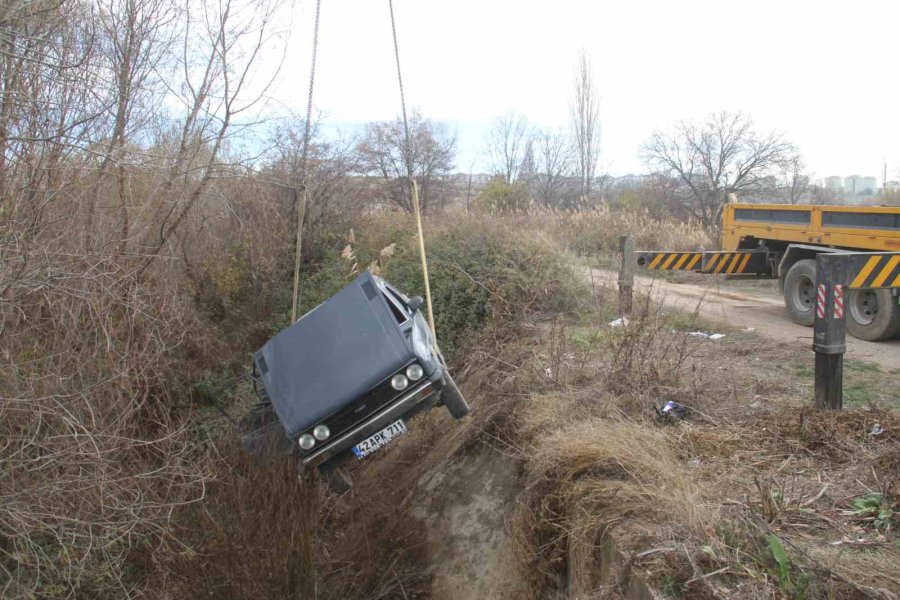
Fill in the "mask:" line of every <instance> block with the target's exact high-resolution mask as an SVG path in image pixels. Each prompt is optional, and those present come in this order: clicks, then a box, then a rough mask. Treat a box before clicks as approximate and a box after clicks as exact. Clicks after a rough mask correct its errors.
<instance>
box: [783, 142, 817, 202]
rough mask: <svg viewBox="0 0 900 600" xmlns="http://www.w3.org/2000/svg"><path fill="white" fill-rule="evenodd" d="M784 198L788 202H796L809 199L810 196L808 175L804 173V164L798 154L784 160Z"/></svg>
mask: <svg viewBox="0 0 900 600" xmlns="http://www.w3.org/2000/svg"><path fill="white" fill-rule="evenodd" d="M783 180H784V182H783V186H784V191H783V195H784V199H785V200H786V201H787V203H788V204H798V203H800V202H803V201H805V200H809V199H810V198H811V196H812V189H811V188H812V186H811V185H810V177H809V175H808V174H807V173H806V164H805V163H804V162H803V157H801V156H800V155H799V154H796V155H794V156H792V157H791V158H790V159H788V160H787V161H786V162H785V165H784V172H783Z"/></svg>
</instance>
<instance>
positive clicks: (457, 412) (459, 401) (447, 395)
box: [441, 373, 469, 419]
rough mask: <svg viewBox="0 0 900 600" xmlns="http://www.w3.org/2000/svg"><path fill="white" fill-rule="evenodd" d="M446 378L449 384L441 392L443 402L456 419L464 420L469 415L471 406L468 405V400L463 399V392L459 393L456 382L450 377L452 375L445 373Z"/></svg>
mask: <svg viewBox="0 0 900 600" xmlns="http://www.w3.org/2000/svg"><path fill="white" fill-rule="evenodd" d="M445 377H446V378H447V382H446V383H445V384H444V389H443V390H441V402H443V403H444V406H446V407H447V411H448V412H449V413H450V415H451V416H452V417H453V418H454V419H462V418H463V417H464V416H466V415H467V414H469V405H468V404H467V403H466V399H465V398H463V395H462V392H460V391H459V387H458V386H457V385H456V382H455V381H453V378H452V377H450V374H449V373H445Z"/></svg>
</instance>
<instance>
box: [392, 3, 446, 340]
mask: <svg viewBox="0 0 900 600" xmlns="http://www.w3.org/2000/svg"><path fill="white" fill-rule="evenodd" d="M388 9H389V10H390V13H391V34H392V35H393V38H394V58H395V59H396V62H397V83H398V84H399V87H400V109H401V111H402V115H403V134H404V137H403V139H404V144H405V148H404V149H403V154H404V157H403V158H404V162H405V163H406V178H407V180H408V182H409V186H410V201H411V203H412V209H413V214H414V215H415V217H416V231H417V233H418V237H419V257H420V258H421V260H422V279H423V280H424V282H425V304H426V306H427V307H428V324H429V325H430V326H431V335H432V336H434V337H433V339H434V347H435V348H437V347H438V346H437V330H436V329H435V327H434V308H433V307H432V303H431V284H430V282H429V279H428V259H427V258H426V256H425V235H424V234H423V233H422V214H421V211H420V210H419V189H418V186H417V185H416V180H415V178H414V177H413V171H412V152H411V150H412V147H411V140H410V136H409V120H408V119H407V117H406V95H405V93H404V91H403V73H402V71H401V69H400V48H399V45H398V44H397V24H396V22H395V20H394V0H388Z"/></svg>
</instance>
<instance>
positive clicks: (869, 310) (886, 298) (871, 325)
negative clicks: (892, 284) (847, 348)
mask: <svg viewBox="0 0 900 600" xmlns="http://www.w3.org/2000/svg"><path fill="white" fill-rule="evenodd" d="M844 316H845V317H846V318H847V331H848V332H849V333H850V335H852V336H853V337H855V338H859V339H861V340H868V341H870V342H878V341H881V340H886V339H889V338H892V337H894V336H895V335H897V333H898V332H900V306H897V298H895V297H894V296H893V294H891V290H850V291H849V292H847V306H846V309H845V313H844Z"/></svg>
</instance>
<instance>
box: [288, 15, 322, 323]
mask: <svg viewBox="0 0 900 600" xmlns="http://www.w3.org/2000/svg"><path fill="white" fill-rule="evenodd" d="M321 6H322V0H316V21H315V25H314V26H313V45H312V60H311V64H310V68H309V94H308V96H307V100H306V122H305V123H304V129H303V150H302V154H301V159H300V161H301V162H300V168H301V176H302V177H303V182H302V185H303V195H302V196H301V197H300V202H299V204H298V206H297V239H296V244H295V246H296V247H295V249H294V294H293V301H292V303H291V324H293V323H294V322H295V321H296V320H297V306H298V304H299V303H300V254H301V251H302V249H303V219H304V217H305V216H306V205H307V204H308V202H309V186H308V185H307V181H308V178H309V138H310V135H311V132H312V107H313V86H314V85H315V83H316V52H317V50H318V47H319V9H320V8H321Z"/></svg>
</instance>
